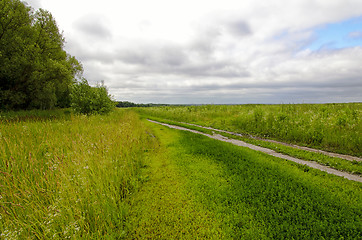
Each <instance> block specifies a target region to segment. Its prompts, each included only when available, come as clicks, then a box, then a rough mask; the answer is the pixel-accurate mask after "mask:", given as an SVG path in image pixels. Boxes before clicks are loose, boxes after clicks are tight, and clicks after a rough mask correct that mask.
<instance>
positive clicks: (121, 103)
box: [116, 101, 169, 108]
mask: <svg viewBox="0 0 362 240" xmlns="http://www.w3.org/2000/svg"><path fill="white" fill-rule="evenodd" d="M161 106H169V105H168V104H154V103H147V104H143V103H133V102H128V101H119V102H116V107H118V108H129V107H161Z"/></svg>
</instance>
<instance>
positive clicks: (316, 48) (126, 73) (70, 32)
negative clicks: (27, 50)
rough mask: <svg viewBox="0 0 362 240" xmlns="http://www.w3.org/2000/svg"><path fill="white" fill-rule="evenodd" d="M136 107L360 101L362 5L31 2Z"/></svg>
mask: <svg viewBox="0 0 362 240" xmlns="http://www.w3.org/2000/svg"><path fill="white" fill-rule="evenodd" d="M26 2H28V3H29V5H30V6H32V7H33V8H34V9H38V8H43V9H46V10H48V11H50V12H51V13H52V15H53V16H54V18H55V19H56V21H57V24H58V26H59V28H60V30H61V31H63V35H64V37H65V39H66V45H65V50H66V51H67V52H68V53H69V54H71V55H73V56H75V57H76V58H77V59H78V60H79V61H80V62H81V63H82V65H83V67H84V77H85V78H86V79H87V80H88V81H89V83H90V84H95V83H97V82H100V81H102V80H103V81H104V83H105V85H106V86H107V87H108V89H109V93H110V94H112V96H113V97H114V99H115V100H119V101H131V102H135V103H169V104H246V103H266V104H278V103H331V102H362V1H361V0H290V1H285V0H269V1H265V0H243V1H240V0H222V1H221V0H213V1H210V0H182V1H172V0H152V1H149V0H132V1H125V0H102V1H95V0H76V1H74V0H27V1H26Z"/></svg>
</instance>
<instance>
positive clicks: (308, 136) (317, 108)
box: [140, 103, 362, 156]
mask: <svg viewBox="0 0 362 240" xmlns="http://www.w3.org/2000/svg"><path fill="white" fill-rule="evenodd" d="M140 112H141V113H142V114H145V115H147V116H153V117H158V118H162V119H168V120H174V121H180V122H187V123H195V124H199V125H203V126H209V127H214V128H218V129H223V130H229V131H233V132H238V133H245V134H252V135H255V136H259V137H263V138H271V139H277V140H282V141H285V142H289V143H295V144H299V145H304V146H311V147H314V148H319V149H324V150H328V151H332V152H338V153H343V154H349V155H355V156H361V155H362V138H361V132H362V123H361V119H362V103H348V104H282V105H231V106H225V105H204V106H188V107H175V106H168V107H157V108H143V109H142V110H141V111H140Z"/></svg>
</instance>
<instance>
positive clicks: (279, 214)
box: [0, 104, 362, 239]
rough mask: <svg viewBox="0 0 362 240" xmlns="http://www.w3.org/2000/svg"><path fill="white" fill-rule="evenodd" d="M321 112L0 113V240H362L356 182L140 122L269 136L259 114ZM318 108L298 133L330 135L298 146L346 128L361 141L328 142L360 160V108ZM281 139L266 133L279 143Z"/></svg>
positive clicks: (248, 108) (260, 107)
mask: <svg viewBox="0 0 362 240" xmlns="http://www.w3.org/2000/svg"><path fill="white" fill-rule="evenodd" d="M253 107H254V110H252V109H253ZM322 107H323V105H320V106H319V105H318V106H314V105H311V106H305V105H300V106H299V105H296V106H280V105H278V106H274V105H272V106H264V105H257V106H251V105H247V106H199V107H158V108H147V109H146V108H143V109H141V110H137V111H138V112H141V113H142V115H141V114H140V113H137V112H135V111H132V110H129V109H126V110H115V111H113V112H112V113H110V114H109V115H103V116H99V115H98V116H83V115H75V114H73V112H71V111H70V110H57V111H34V112H11V113H9V112H8V113H0V115H1V118H0V239H360V238H361V237H362V235H361V232H362V201H361V199H362V188H361V187H362V185H361V183H359V182H353V181H349V180H346V179H344V178H341V177H337V176H333V175H330V174H327V173H324V172H321V171H319V170H315V169H311V168H308V167H305V166H301V165H298V164H295V163H292V162H289V161H286V160H282V159H279V158H276V157H272V156H269V155H266V154H263V153H259V152H255V151H253V150H250V149H247V148H243V147H238V146H234V145H231V144H229V143H224V142H219V141H217V140H214V139H209V138H207V137H205V136H201V135H197V134H194V133H189V132H183V131H179V130H174V129H169V128H167V127H164V126H160V125H157V124H154V123H150V122H148V121H147V120H146V117H159V118H167V119H172V120H177V121H184V122H193V123H197V124H200V125H208V126H213V127H216V128H222V129H227V130H234V131H235V130H237V129H239V131H240V132H243V133H245V132H247V133H249V134H256V135H258V136H264V135H268V136H270V137H272V135H271V134H266V133H265V132H262V130H263V129H264V128H265V127H264V126H263V127H261V126H260V127H257V126H256V123H255V121H256V122H263V121H264V122H263V123H265V124H267V123H268V122H267V121H268V119H272V118H274V119H277V120H274V121H271V120H270V121H271V122H272V123H273V124H274V125H272V126H274V128H273V129H279V130H281V129H282V127H281V126H280V127H279V128H277V126H279V125H281V124H282V122H281V121H282V117H280V119H279V118H278V116H282V115H281V114H285V116H286V118H285V119H284V123H288V122H290V123H291V122H294V123H295V122H296V121H297V119H298V116H299V115H297V114H296V113H295V112H294V113H293V111H296V109H300V108H308V109H309V108H311V109H312V110H308V111H307V112H308V113H305V115H308V114H309V115H308V116H312V115H313V111H314V113H315V114H317V113H318V114H320V113H319V111H318V110H317V108H322ZM244 108H245V109H244ZM264 108H265V111H264ZM288 108H290V109H289V110H288ZM314 108H315V109H314ZM325 108H326V110H325V112H328V114H329V117H326V118H325V119H329V122H325V121H322V120H320V119H317V118H318V117H315V118H313V119H310V120H309V122H305V123H302V122H303V121H304V120H305V121H306V119H308V117H305V118H303V119H304V120H303V121H302V120H301V119H299V121H300V125H303V124H304V125H303V127H301V128H304V129H309V128H310V127H316V126H319V127H320V128H319V129H329V130H328V131H329V132H327V130H323V131H322V132H323V138H322V140H321V141H317V142H319V145H318V144H317V142H316V141H314V142H313V141H307V140H300V142H299V143H303V144H305V145H310V144H311V145H313V146H319V147H320V148H325V147H324V144H325V141H327V139H330V138H332V135H333V134H336V135H335V137H341V136H343V134H345V136H349V137H351V136H353V137H354V138H356V139H355V140H350V143H349V144H347V142H345V143H343V141H342V143H340V144H339V145H338V146H337V144H335V145H333V144H332V143H331V142H330V143H329V144H327V145H328V146H329V148H328V149H332V148H333V149H336V150H338V151H339V152H344V153H347V152H348V153H351V152H353V153H354V155H357V156H359V155H360V152H356V151H360V145H359V144H360V139H358V137H360V133H361V131H360V130H359V129H360V128H361V126H360V120H359V118H360V116H361V105H360V104H351V105H348V106H347V105H343V104H341V105H338V104H337V105H325ZM240 109H241V110H240ZM267 109H272V110H267ZM277 109H279V111H282V112H277V111H276V110H277ZM313 109H314V110H313ZM338 109H340V110H338ZM341 109H344V110H341ZM348 109H349V110H348ZM337 110H338V111H339V113H340V114H341V115H340V116H339V115H338V114H337V113H336V112H337ZM241 111H244V112H245V113H246V112H248V111H249V112H250V113H249V114H247V115H246V116H244V114H242V113H241ZM258 111H259V112H262V116H261V117H260V118H258V117H255V114H256V115H258V114H257V112H258ZM287 111H290V112H291V113H290V114H289V115H288V112H287ZM299 111H300V113H299V114H300V116H304V115H303V113H302V112H303V111H302V110H299ZM272 114H274V115H272ZM325 114H326V116H327V115H328V114H327V113H325ZM336 114H337V115H338V116H337V115H336ZM182 115H183V117H182ZM223 115H224V122H222V116H223ZM354 115H356V116H357V117H356V118H353V116H354ZM242 116H244V117H245V118H249V119H250V120H253V122H251V123H248V124H247V122H243V121H242ZM272 116H273V117H272ZM318 116H319V115H318ZM212 118H214V120H212ZM278 119H279V120H278ZM325 119H324V120H325ZM338 119H346V122H343V121H344V120H340V121H341V123H338ZM351 119H352V120H351ZM245 121H246V120H245ZM318 121H319V125H318ZM237 123H238V124H237ZM322 123H323V124H322ZM330 123H333V124H334V125H328V124H330ZM265 124H263V125H265ZM278 124H279V125H278ZM308 124H309V125H308ZM249 125H250V126H249ZM253 125H255V126H254V128H253ZM324 125H328V126H330V128H327V127H326V126H324ZM248 126H249V127H250V128H248ZM283 126H286V127H287V128H288V129H292V127H290V128H289V125H288V124H285V125H283ZM253 129H254V130H253ZM256 129H257V130H256ZM348 129H349V130H348ZM259 130H260V131H259ZM313 130H315V128H314V129H313ZM347 130H348V131H349V132H348V131H347ZM293 131H294V134H296V133H297V132H298V131H299V130H298V129H296V130H293ZM310 131H312V130H310ZM354 131H355V132H354ZM300 134H301V133H300ZM338 134H339V135H338ZM277 135H278V136H276V135H275V136H273V138H276V139H283V140H284V139H286V138H283V137H280V136H284V135H283V134H282V133H278V134H277ZM279 135H280V136H279ZM284 137H285V136H284ZM305 138H306V139H307V137H305ZM290 141H292V140H290ZM293 141H294V140H293ZM336 143H339V142H338V141H336ZM355 143H357V144H355ZM347 146H348V147H347ZM353 149H355V150H353ZM356 149H357V150H356ZM352 150H353V151H352Z"/></svg>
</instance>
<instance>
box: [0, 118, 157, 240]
mask: <svg viewBox="0 0 362 240" xmlns="http://www.w3.org/2000/svg"><path fill="white" fill-rule="evenodd" d="M147 131H148V130H147V128H146V127H145V126H144V124H143V123H142V122H141V121H140V120H139V119H138V116H137V115H136V114H134V113H131V112H125V111H115V112H113V113H112V114H111V115H109V116H92V117H85V116H73V117H72V118H71V119H70V120H66V119H62V118H61V119H49V118H48V120H47V121H20V122H19V121H14V122H7V123H6V124H0V214H1V215H0V233H1V237H0V238H3V239H17V238H19V239H26V238H27V237H30V236H33V237H34V238H38V239H54V238H55V239H67V238H72V239H74V238H95V239H96V238H102V237H103V238H107V237H108V238H118V237H120V236H122V235H125V216H126V215H127V209H128V205H127V204H126V203H125V201H124V199H125V198H126V197H127V196H129V194H130V193H132V192H133V191H134V190H135V189H137V187H138V186H139V184H140V177H139V176H140V175H139V173H140V169H141V167H142V166H143V161H144V158H145V156H146V154H147V150H148V149H152V148H154V145H155V140H154V139H153V138H152V137H151V136H150V135H149V134H147Z"/></svg>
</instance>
